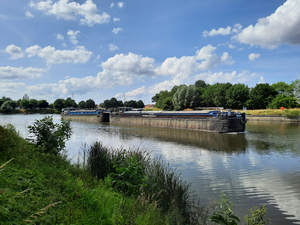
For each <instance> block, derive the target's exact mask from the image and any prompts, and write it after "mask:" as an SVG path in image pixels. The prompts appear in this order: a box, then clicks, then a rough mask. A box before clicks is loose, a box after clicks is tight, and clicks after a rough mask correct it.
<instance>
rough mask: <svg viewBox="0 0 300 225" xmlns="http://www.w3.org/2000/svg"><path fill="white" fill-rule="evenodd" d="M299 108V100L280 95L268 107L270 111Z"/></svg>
mask: <svg viewBox="0 0 300 225" xmlns="http://www.w3.org/2000/svg"><path fill="white" fill-rule="evenodd" d="M296 106H298V103H297V99H296V98H295V97H293V96H287V95H285V94H278V95H276V97H275V98H274V99H273V100H272V102H271V103H270V104H269V105H268V108H270V109H280V108H281V107H284V108H295V107H296Z"/></svg>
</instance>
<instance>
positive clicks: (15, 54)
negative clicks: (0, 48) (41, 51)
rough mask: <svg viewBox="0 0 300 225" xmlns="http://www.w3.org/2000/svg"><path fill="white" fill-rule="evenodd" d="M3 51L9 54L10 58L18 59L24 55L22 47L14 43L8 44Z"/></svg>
mask: <svg viewBox="0 0 300 225" xmlns="http://www.w3.org/2000/svg"><path fill="white" fill-rule="evenodd" d="M4 51H5V52H7V53H9V54H11V57H10V58H11V59H19V58H23V57H24V53H23V52H22V49H21V48H20V47H18V46H15V45H14V44H11V45H8V46H7V47H6V49H5V50H4Z"/></svg>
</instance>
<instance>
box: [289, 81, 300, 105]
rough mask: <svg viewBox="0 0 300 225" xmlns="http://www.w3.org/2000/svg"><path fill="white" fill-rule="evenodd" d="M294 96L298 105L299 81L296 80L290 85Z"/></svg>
mask: <svg viewBox="0 0 300 225" xmlns="http://www.w3.org/2000/svg"><path fill="white" fill-rule="evenodd" d="M291 88H292V90H293V94H294V96H295V97H296V98H297V102H298V104H300V79H296V80H295V81H293V82H292V83H291Z"/></svg>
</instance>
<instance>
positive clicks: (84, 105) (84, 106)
mask: <svg viewBox="0 0 300 225" xmlns="http://www.w3.org/2000/svg"><path fill="white" fill-rule="evenodd" d="M78 108H80V109H85V108H86V104H85V101H80V102H79V103H78Z"/></svg>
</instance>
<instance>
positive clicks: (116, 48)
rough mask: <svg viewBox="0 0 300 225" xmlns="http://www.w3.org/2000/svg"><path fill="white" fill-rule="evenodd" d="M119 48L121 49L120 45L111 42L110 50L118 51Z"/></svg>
mask: <svg viewBox="0 0 300 225" xmlns="http://www.w3.org/2000/svg"><path fill="white" fill-rule="evenodd" d="M118 49H119V48H118V46H116V45H113V44H109V50H110V51H111V52H113V51H116V50H118Z"/></svg>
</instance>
